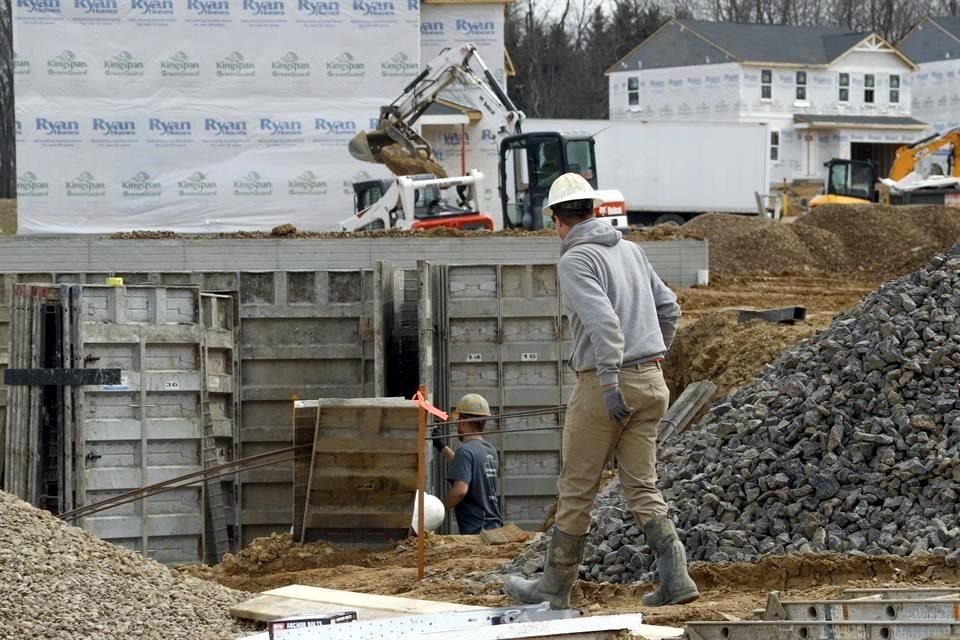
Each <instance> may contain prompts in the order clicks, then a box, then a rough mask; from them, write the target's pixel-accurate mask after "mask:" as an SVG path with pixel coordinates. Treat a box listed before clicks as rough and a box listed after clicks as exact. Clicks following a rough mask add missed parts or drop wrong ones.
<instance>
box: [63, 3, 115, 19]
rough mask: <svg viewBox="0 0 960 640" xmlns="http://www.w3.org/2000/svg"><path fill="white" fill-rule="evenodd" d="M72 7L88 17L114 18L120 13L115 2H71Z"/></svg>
mask: <svg viewBox="0 0 960 640" xmlns="http://www.w3.org/2000/svg"><path fill="white" fill-rule="evenodd" d="M73 7H74V8H75V9H77V10H79V11H82V12H83V13H85V14H86V15H88V16H97V15H100V16H115V15H117V13H118V12H119V11H120V7H118V6H117V0H73Z"/></svg>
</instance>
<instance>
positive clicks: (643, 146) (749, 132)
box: [521, 118, 770, 225]
mask: <svg viewBox="0 0 960 640" xmlns="http://www.w3.org/2000/svg"><path fill="white" fill-rule="evenodd" d="M521 126H522V127H523V131H524V133H535V132H541V131H543V132H546V131H555V132H558V133H561V134H563V135H567V136H576V135H590V136H593V138H594V141H595V148H596V162H597V167H596V169H597V180H598V183H599V184H598V185H597V187H598V188H599V189H617V190H619V191H620V192H621V193H623V196H624V200H625V202H626V209H627V218H628V222H629V224H631V225H649V224H660V223H665V222H672V223H677V224H683V223H684V222H686V221H687V220H689V219H690V218H692V217H694V216H696V215H699V214H701V213H707V212H714V211H716V212H722V213H740V214H748V215H757V201H756V194H757V193H761V194H763V193H768V192H769V189H770V163H769V161H768V158H769V154H770V149H769V144H770V134H769V126H768V125H767V124H765V123H744V122H617V121H611V120H554V119H537V118H529V119H526V120H524V121H523V124H522V125H521Z"/></svg>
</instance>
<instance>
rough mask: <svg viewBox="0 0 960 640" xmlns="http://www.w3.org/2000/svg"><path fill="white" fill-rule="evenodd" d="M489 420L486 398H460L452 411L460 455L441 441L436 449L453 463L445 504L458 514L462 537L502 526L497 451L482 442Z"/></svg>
mask: <svg viewBox="0 0 960 640" xmlns="http://www.w3.org/2000/svg"><path fill="white" fill-rule="evenodd" d="M489 417H490V405H489V404H487V401H486V400H485V399H484V397H483V396H481V395H479V394H476V393H468V394H467V395H465V396H463V397H462V398H460V402H458V403H457V408H456V409H454V411H453V418H454V420H462V421H463V422H459V423H458V424H457V434H458V435H459V437H460V442H461V443H462V444H461V445H460V446H459V447H457V452H456V453H454V452H453V449H451V448H450V447H448V446H446V445H445V444H444V441H443V440H442V439H440V438H434V439H433V446H434V447H435V448H436V449H437V451H439V452H440V455H442V456H443V457H444V459H446V461H447V462H448V463H450V469H449V470H448V471H447V480H448V481H449V483H450V491H449V493H447V497H446V498H445V499H444V501H443V506H445V507H446V508H447V509H454V510H455V513H456V514H457V528H458V529H459V530H460V533H462V534H468V535H470V534H476V533H480V532H481V531H483V530H484V529H496V528H498V527H502V526H503V519H502V518H501V517H500V505H499V504H498V503H497V473H498V468H499V462H498V460H497V450H496V449H495V448H494V446H493V445H492V444H490V443H489V442H487V441H486V440H484V439H483V429H484V427H485V426H486V423H487V419H488V418H489Z"/></svg>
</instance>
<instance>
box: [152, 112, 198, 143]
mask: <svg viewBox="0 0 960 640" xmlns="http://www.w3.org/2000/svg"><path fill="white" fill-rule="evenodd" d="M148 129H149V131H150V135H151V136H155V137H157V138H159V139H166V140H169V141H184V140H189V139H190V138H191V137H192V136H193V125H192V124H191V122H190V121H189V120H163V119H161V118H150V122H149V123H148Z"/></svg>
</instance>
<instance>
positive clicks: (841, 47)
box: [678, 20, 870, 64]
mask: <svg viewBox="0 0 960 640" xmlns="http://www.w3.org/2000/svg"><path fill="white" fill-rule="evenodd" d="M678 22H679V23H680V24H682V25H683V26H685V27H687V28H688V29H690V30H692V31H693V32H694V33H696V34H698V35H700V36H702V37H704V38H706V39H707V40H709V41H710V42H712V43H713V44H715V45H717V46H718V47H720V48H721V49H723V50H725V51H728V52H729V53H731V54H733V56H734V57H736V58H737V59H738V60H740V61H741V62H783V63H790V64H827V63H829V62H830V61H832V60H834V59H835V58H837V57H838V56H840V55H841V54H842V53H844V52H845V51H847V50H849V49H850V48H851V47H853V46H855V45H856V44H857V43H858V42H860V41H861V40H863V39H864V38H866V37H867V36H868V35H870V34H868V33H860V32H853V31H850V30H849V29H840V28H836V27H794V26H789V25H770V24H742V23H736V22H708V21H706V20H678Z"/></svg>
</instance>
